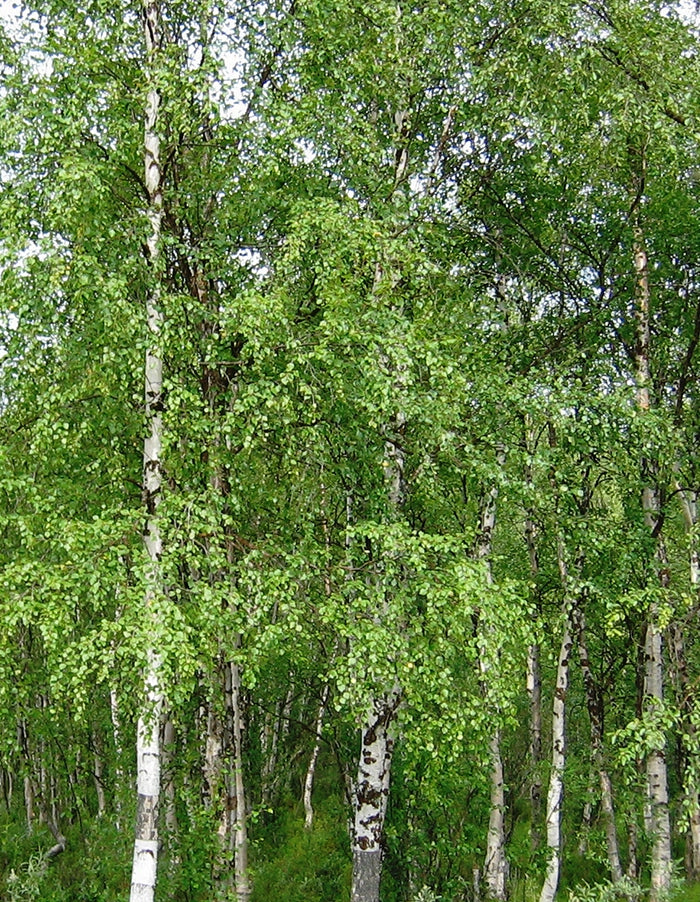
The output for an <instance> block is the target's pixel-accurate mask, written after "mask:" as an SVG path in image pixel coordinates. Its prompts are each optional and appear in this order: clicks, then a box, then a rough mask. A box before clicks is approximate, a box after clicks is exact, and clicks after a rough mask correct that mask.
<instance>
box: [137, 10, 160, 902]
mask: <svg viewBox="0 0 700 902" xmlns="http://www.w3.org/2000/svg"><path fill="white" fill-rule="evenodd" d="M143 13H144V14H143V22H144V38H145V45H146V59H147V69H148V77H149V82H150V84H149V88H148V94H147V98H146V111H145V126H144V166H145V184H146V190H147V192H148V201H149V203H148V219H149V222H150V228H151V231H150V233H149V235H148V238H147V242H146V245H147V254H148V261H149V264H150V267H151V278H152V286H151V291H150V293H149V296H148V299H147V302H146V307H147V324H148V332H149V347H148V350H147V351H146V364H145V413H146V424H147V435H146V438H145V440H144V449H143V494H144V501H145V507H146V525H145V528H144V545H145V548H146V555H147V564H146V591H145V598H144V613H145V618H146V619H147V620H148V619H149V618H152V617H153V616H154V613H153V608H154V606H155V604H156V603H157V600H158V598H159V597H160V596H161V595H162V593H163V585H162V576H161V573H160V559H161V556H162V551H163V547H162V539H161V531H160V522H159V517H158V504H159V501H160V492H161V483H162V476H161V448H162V432H163V424H162V414H161V411H162V404H163V360H162V355H161V352H160V349H159V344H160V338H159V334H160V330H161V325H162V313H161V310H160V277H159V275H158V265H159V257H160V245H161V222H162V218H163V194H162V186H161V167H160V140H159V137H158V132H157V128H158V117H159V112H160V100H161V98H160V93H159V90H158V88H157V87H156V76H155V72H154V64H155V59H156V56H157V54H158V51H159V48H160V44H161V26H160V14H159V7H158V4H157V2H155V0H145V3H144V10H143ZM162 708H163V688H162V684H161V657H160V653H159V651H158V649H157V648H155V647H151V648H149V649H148V651H147V655H146V670H145V674H144V689H143V699H142V703H141V705H140V709H141V713H140V715H139V719H138V725H137V738H136V755H137V773H138V776H137V793H138V800H137V812H136V833H135V838H134V860H133V867H132V874H131V895H130V902H153V899H154V895H155V885H156V873H157V866H158V802H159V796H160V766H161V760H160V759H161V749H160V727H161V724H160V721H161V711H162Z"/></svg>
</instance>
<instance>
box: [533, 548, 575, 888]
mask: <svg viewBox="0 0 700 902" xmlns="http://www.w3.org/2000/svg"><path fill="white" fill-rule="evenodd" d="M558 546H559V547H558V550H557V556H558V559H559V571H560V574H561V580H562V585H563V587H564V595H565V599H566V600H565V605H564V627H563V632H562V638H561V647H560V649H559V660H558V663H557V679H556V685H555V688H554V700H553V703H552V769H551V772H550V775H549V789H548V791H547V822H546V835H547V871H546V873H545V878H544V884H543V886H542V891H541V893H540V902H554V897H555V896H556V893H557V888H558V886H559V874H560V871H561V807H562V801H563V797H564V766H565V764H566V694H567V691H568V688H569V660H570V657H571V647H572V644H573V641H572V638H571V614H570V611H571V607H572V605H571V603H570V600H569V597H568V576H567V566H566V561H565V558H564V547H563V542H562V540H561V539H559V542H558Z"/></svg>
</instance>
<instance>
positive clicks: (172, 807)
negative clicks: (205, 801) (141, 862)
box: [163, 713, 178, 865]
mask: <svg viewBox="0 0 700 902" xmlns="http://www.w3.org/2000/svg"><path fill="white" fill-rule="evenodd" d="M175 754H176V738H175V724H174V723H173V719H172V717H171V716H170V714H169V713H168V714H167V715H166V716H165V720H164V723H163V796H164V798H165V818H164V820H165V830H166V833H167V837H168V851H169V855H170V862H171V865H172V864H174V863H177V861H178V857H177V848H176V846H177V837H178V824H177V806H176V796H175Z"/></svg>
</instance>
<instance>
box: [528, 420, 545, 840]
mask: <svg viewBox="0 0 700 902" xmlns="http://www.w3.org/2000/svg"><path fill="white" fill-rule="evenodd" d="M525 442H526V446H527V448H528V453H530V454H534V450H535V445H536V440H535V438H534V435H533V434H532V430H531V429H529V428H528V429H526V433H525ZM525 480H526V483H527V485H528V486H529V487H530V489H532V488H533V473H532V465H531V464H530V463H528V464H527V466H526V470H525ZM525 544H526V545H527V554H528V560H529V562H530V577H531V579H532V582H533V585H536V582H537V576H538V574H539V569H540V566H539V559H538V555H537V528H536V526H535V521H534V515H533V513H532V511H528V512H527V516H526V517H525ZM533 619H534V621H535V629H537V614H536V613H535V615H534V616H533ZM526 686H527V695H528V700H529V703H530V706H529V707H530V731H529V732H530V743H529V748H528V756H529V760H530V810H531V819H532V820H531V826H530V842H531V845H532V848H533V849H538V848H539V846H540V842H541V836H540V818H541V811H542V773H541V768H542V677H541V674H540V646H539V643H538V642H536V641H535V642H532V643H530V644H529V645H528V647H527V680H526Z"/></svg>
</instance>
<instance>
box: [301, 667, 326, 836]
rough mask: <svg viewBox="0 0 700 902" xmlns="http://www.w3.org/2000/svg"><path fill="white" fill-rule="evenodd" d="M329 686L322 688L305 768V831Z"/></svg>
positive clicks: (311, 813)
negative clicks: (311, 743)
mask: <svg viewBox="0 0 700 902" xmlns="http://www.w3.org/2000/svg"><path fill="white" fill-rule="evenodd" d="M329 692H330V686H329V685H328V683H326V685H325V686H324V687H323V692H322V693H321V701H320V702H319V706H318V714H317V715H316V729H315V731H314V747H313V751H312V752H311V758H310V759H309V766H308V767H307V768H306V778H305V780H304V826H305V827H306V829H307V830H310V829H311V825H312V824H313V820H314V809H313V805H312V804H311V795H312V793H313V788H314V776H315V774H316V762H317V761H318V755H319V752H320V751H321V740H322V738H323V719H324V717H325V714H326V705H327V704H328V693H329Z"/></svg>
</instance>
